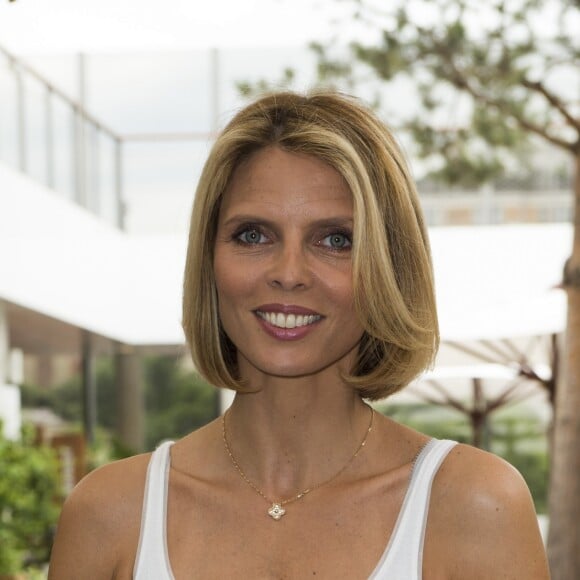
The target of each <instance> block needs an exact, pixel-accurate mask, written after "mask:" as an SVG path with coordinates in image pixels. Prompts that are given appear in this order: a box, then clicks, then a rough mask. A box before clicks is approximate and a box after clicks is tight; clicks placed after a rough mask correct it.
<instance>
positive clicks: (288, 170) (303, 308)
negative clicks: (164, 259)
mask: <svg viewBox="0 0 580 580" xmlns="http://www.w3.org/2000/svg"><path fill="white" fill-rule="evenodd" d="M352 228H353V202H352V196H351V193H350V190H349V188H348V186H347V184H346V182H345V181H344V179H343V178H342V176H341V175H340V174H339V173H338V172H337V171H336V170H335V169H333V168H332V167H330V166H329V165H327V164H326V163H324V162H322V161H320V160H319V159H317V158H314V157H310V156H305V155H300V154H295V153H288V152H286V151H283V150H281V149H279V148H277V147H268V148H265V149H262V150H260V151H258V152H256V153H254V154H253V155H252V156H251V157H250V158H249V159H248V160H246V161H245V162H244V163H243V164H242V165H240V166H239V167H238V168H237V170H236V171H235V173H234V175H233V176H232V179H231V182H230V184H229V187H228V189H227V191H226V192H225V193H224V197H223V200H222V205H221V208H220V214H219V219H218V231H217V237H216V243H215V254H214V273H215V281H216V287H217V293H218V301H219V315H220V319H221V322H222V325H223V328H224V330H225V332H226V333H227V335H228V336H229V338H230V340H231V341H232V342H233V343H234V345H235V346H236V348H237V351H238V364H239V368H240V373H241V375H242V377H244V378H250V376H249V375H251V373H252V372H254V371H257V372H260V373H265V374H269V375H274V376H284V377H298V376H305V375H312V374H316V373H319V372H321V371H323V370H325V369H328V368H329V367H332V366H338V367H339V368H340V369H341V370H343V371H350V370H351V369H352V366H353V364H354V361H355V359H356V353H357V347H358V343H359V341H360V339H361V337H362V333H363V329H362V327H361V325H360V323H359V320H358V317H357V315H356V312H355V310H354V304H353V283H352V261H351V250H352Z"/></svg>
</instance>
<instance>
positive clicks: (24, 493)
mask: <svg viewBox="0 0 580 580" xmlns="http://www.w3.org/2000/svg"><path fill="white" fill-rule="evenodd" d="M33 439H34V434H33V432H32V431H31V430H28V429H24V430H23V433H22V439H21V440H20V441H11V440H8V439H6V438H5V437H4V435H3V433H2V426H1V424H0V575H2V574H13V573H16V572H20V571H22V570H23V569H24V568H25V567H26V566H27V565H29V564H40V563H43V562H46V561H48V556H49V551H50V546H51V540H52V533H53V532H54V527H55V526H56V521H57V518H58V512H59V510H58V505H57V503H56V500H57V498H58V496H59V495H60V483H59V476H58V467H57V461H56V457H55V456H54V452H53V451H52V450H51V449H48V448H43V447H38V446H37V445H35V444H34V441H33Z"/></svg>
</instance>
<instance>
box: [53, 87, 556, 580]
mask: <svg viewBox="0 0 580 580" xmlns="http://www.w3.org/2000/svg"><path fill="white" fill-rule="evenodd" d="M183 306H184V308H183V320H184V329H185V334H186V336H187V339H188V342H189V345H190V348H191V351H192V356H193V360H194V362H195V364H196V366H197V368H198V369H199V370H200V372H201V373H202V374H203V375H204V376H205V377H207V379H208V380H209V381H210V382H212V383H213V384H215V385H217V386H226V387H230V388H233V389H235V390H236V391H237V394H236V397H235V400H234V402H233V405H232V406H231V408H230V410H229V411H228V412H227V413H226V414H225V415H224V416H223V417H222V418H219V419H217V420H216V421H214V422H212V423H210V424H209V425H207V426H206V427H204V428H202V429H200V430H198V431H196V432H194V433H191V434H190V435H189V436H187V437H185V438H184V439H182V440H180V441H178V442H176V443H175V444H173V445H171V443H165V444H163V445H162V446H161V447H160V448H159V449H158V450H157V451H156V452H155V453H154V454H153V456H151V454H146V455H140V456H137V457H133V458H130V459H127V460H124V461H120V462H117V463H113V464H111V465H107V466H106V467H103V468H101V469H99V470H97V471H95V472H93V473H91V474H90V475H89V476H88V477H86V478H85V479H84V480H83V482H81V483H80V484H79V486H78V487H77V489H76V490H75V491H74V492H73V494H72V495H71V496H70V498H69V499H68V500H67V502H66V504H65V508H64V510H63V514H62V517H61V522H60V524H59V529H58V533H57V538H56V543H55V547H54V551H53V558H52V565H51V572H50V578H54V579H59V580H60V579H68V578H71V579H72V578H74V579H79V578H82V579H85V578H86V579H89V578H90V579H92V578H95V579H100V578H103V579H105V578H106V579H110V578H132V577H133V578H136V579H138V580H143V579H156V580H165V579H170V578H175V579H177V580H182V579H183V580H185V579H188V578H252V579H253V578H272V579H274V578H276V579H281V578H307V577H308V578H310V577H318V578H333V579H334V578H347V579H357V578H369V577H371V578H388V579H389V580H414V579H419V578H423V579H424V580H442V579H446V580H451V579H460V580H465V579H467V578H469V579H470V580H473V579H479V578H482V579H483V578H485V579H496V578H513V579H518V580H520V579H523V578H525V579H526V580H536V579H537V580H540V579H545V578H548V576H549V575H548V571H547V565H546V559H545V555H544V550H543V546H542V542H541V539H540V535H539V532H538V526H537V521H536V517H535V514H534V509H533V504H532V501H531V499H530V494H529V492H528V489H527V487H526V485H525V483H524V482H523V480H522V478H521V477H520V475H519V474H518V473H517V472H516V471H515V470H514V469H513V468H512V467H510V466H509V465H507V464H506V463H505V462H503V461H502V460H500V459H498V458H496V457H494V456H492V455H490V454H487V453H485V452H482V451H480V450H477V449H475V448H472V447H470V446H465V445H455V444H454V443H453V442H449V441H435V440H430V439H429V437H427V436H425V435H423V434H421V433H418V432H416V431H413V430H411V429H409V428H406V427H404V426H402V425H399V424H397V423H395V422H393V421H392V420H390V419H388V418H386V417H383V416H380V415H378V414H377V413H375V412H374V411H373V410H372V408H371V407H370V406H368V405H367V404H366V403H365V402H364V400H363V398H364V399H367V400H377V399H380V398H384V397H386V396H388V395H390V394H392V393H394V392H396V391H397V390H399V389H401V388H402V387H404V386H405V385H406V384H408V383H409V381H411V380H412V379H413V378H414V377H415V376H417V374H419V373H420V372H421V371H422V370H424V369H425V368H426V367H427V366H429V364H430V363H431V362H432V360H433V357H434V355H435V352H436V350H437V346H438V328H437V316H436V310H435V300H434V293H433V277H432V272H431V264H430V254H429V245H428V240H427V234H426V230H425V226H424V223H423V218H422V215H421V212H420V209H419V204H418V200H417V195H416V193H415V188H414V185H413V183H412V180H411V177H410V174H409V171H408V169H407V166H406V164H405V161H404V159H403V157H402V155H401V153H400V151H399V149H398V147H397V145H396V143H395V140H394V138H393V136H392V135H391V134H390V132H389V131H388V129H387V128H386V127H385V126H384V125H383V124H382V123H381V122H380V121H379V120H378V119H377V118H376V117H375V116H374V115H373V113H371V112H370V111H369V110H367V109H366V108H365V107H363V106H361V104H360V103H359V102H357V101H355V100H354V99H351V98H347V97H344V96H339V95H336V94H315V95H313V96H310V97H303V96H299V95H295V94H291V93H281V94H274V95H272V96H269V97H266V98H264V99H262V100H259V101H257V102H255V103H253V104H251V105H250V106H248V107H247V108H246V109H244V110H242V111H241V112H240V113H239V114H238V115H237V116H236V117H235V118H234V119H233V120H232V121H231V122H230V124H229V125H228V126H227V127H226V128H225V130H224V131H223V133H222V134H221V135H220V136H219V137H218V139H217V141H216V143H215V145H214V147H213V149H212V152H211V154H210V156H209V159H208V161H207V163H206V165H205V168H204V171H203V174H202V177H201V180H200V183H199V187H198V190H197V194H196V199H195V206H194V210H193V217H192V223H191V232H190V239H189V250H188V256H187V266H186V271H185V284H184V300H183Z"/></svg>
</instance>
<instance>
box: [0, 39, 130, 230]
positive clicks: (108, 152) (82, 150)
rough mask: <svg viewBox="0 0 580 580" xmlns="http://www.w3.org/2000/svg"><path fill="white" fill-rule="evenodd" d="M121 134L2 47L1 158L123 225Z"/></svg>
mask: <svg viewBox="0 0 580 580" xmlns="http://www.w3.org/2000/svg"><path fill="white" fill-rule="evenodd" d="M122 146H123V138H122V137H121V136H120V135H118V134H117V133H115V131H113V130H112V129H110V128H109V127H107V126H106V125H105V124H103V123H102V122H101V121H99V120H98V119H96V118H95V117H93V116H92V115H91V114H90V113H89V112H88V111H87V110H86V109H85V108H84V107H83V106H82V104H81V102H79V101H76V100H74V99H72V98H71V97H69V96H68V95H66V94H65V93H64V92H62V91H61V90H60V89H59V88H57V87H55V86H54V85H53V84H52V83H51V82H49V81H48V80H46V79H45V78H44V77H43V76H42V75H40V74H38V73H37V72H36V71H35V70H33V69H32V68H31V67H29V66H27V65H26V64H25V63H23V62H22V61H21V60H20V59H18V58H17V57H15V56H14V55H13V54H11V53H10V52H8V51H7V50H5V49H4V48H2V47H0V159H1V160H2V161H4V162H5V163H7V164H9V165H11V166H13V167H15V168H17V169H19V170H20V171H22V172H23V173H25V174H27V175H29V176H31V177H33V178H35V179H36V180H38V181H40V182H41V183H43V184H45V185H46V186H47V187H49V188H50V189H52V190H54V191H55V192H57V193H59V194H60V195H62V196H63V197H66V198H68V199H71V200H73V201H75V202H76V203H78V204H79V205H81V206H82V207H85V208H87V209H89V210H90V211H92V212H93V213H95V214H97V215H99V216H100V217H103V218H105V219H106V220H107V221H109V222H111V223H113V224H115V225H117V226H118V227H120V228H123V220H124V211H123V199H122V189H123V184H122V181H123V163H122Z"/></svg>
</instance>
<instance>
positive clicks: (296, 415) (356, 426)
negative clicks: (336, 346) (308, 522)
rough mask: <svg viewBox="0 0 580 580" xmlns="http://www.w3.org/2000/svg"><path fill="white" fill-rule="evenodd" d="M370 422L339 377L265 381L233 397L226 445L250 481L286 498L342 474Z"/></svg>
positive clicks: (268, 491) (365, 409)
mask: <svg viewBox="0 0 580 580" xmlns="http://www.w3.org/2000/svg"><path fill="white" fill-rule="evenodd" d="M252 384H253V385H254V384H255V383H252ZM369 421H370V411H369V409H368V408H367V406H366V405H365V404H364V403H363V402H362V400H361V399H360V397H359V396H358V394H357V393H356V392H355V391H354V390H353V389H352V387H349V386H348V385H345V384H344V383H343V382H342V381H341V380H340V379H339V378H338V377H330V376H326V377H316V378H313V377H307V378H280V377H275V378H273V377H269V378H268V379H267V380H265V381H263V384H261V385H260V390H259V391H257V392H255V393H248V394H240V393H238V394H237V395H236V398H235V400H234V403H233V405H232V407H231V409H230V411H229V412H228V417H227V425H226V427H227V440H228V443H229V445H230V448H231V451H232V454H233V455H234V457H235V458H236V460H237V462H238V463H239V465H240V467H241V469H242V470H243V471H244V472H245V474H246V476H247V477H248V479H250V480H251V481H252V482H254V483H255V484H256V485H257V486H258V487H260V488H261V489H262V490H263V492H264V493H265V494H266V495H267V496H268V497H271V498H273V499H274V498H282V499H284V498H287V497H290V496H292V495H294V494H297V493H299V492H300V491H302V490H304V489H306V488H310V487H312V486H314V485H316V484H318V483H321V482H322V481H326V480H328V479H329V478H331V477H332V476H334V475H335V474H336V473H337V472H338V471H340V470H341V469H342V468H343V467H344V466H345V465H346V464H347V463H348V462H349V460H350V459H351V458H352V456H353V454H354V453H355V451H356V450H357V448H358V447H359V445H360V443H361V441H362V440H363V437H364V436H365V435H366V433H367V430H368V427H369Z"/></svg>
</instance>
